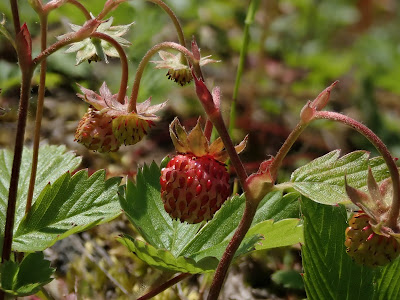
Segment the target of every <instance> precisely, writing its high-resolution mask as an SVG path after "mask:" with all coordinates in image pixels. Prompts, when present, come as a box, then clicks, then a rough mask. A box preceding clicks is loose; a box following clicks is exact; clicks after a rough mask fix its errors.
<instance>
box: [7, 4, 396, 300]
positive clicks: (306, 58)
mask: <svg viewBox="0 0 400 300" xmlns="http://www.w3.org/2000/svg"><path fill="white" fill-rule="evenodd" d="M103 2H104V1H99V0H85V1H82V3H83V4H84V5H85V6H86V7H87V8H88V9H89V10H90V11H91V12H92V13H93V14H94V15H96V14H97V13H99V12H100V11H101V8H102V6H103ZM166 3H167V4H168V5H170V7H171V8H172V9H173V10H174V12H175V13H176V14H177V16H178V18H179V19H180V21H181V23H182V25H183V28H184V33H185V36H186V39H187V42H188V45H189V41H190V39H191V37H192V36H195V37H196V40H197V42H198V44H199V46H200V47H201V50H202V55H203V56H205V55H212V58H214V59H218V60H221V62H219V63H217V64H210V65H207V66H205V67H204V68H203V71H204V74H205V77H206V83H207V85H208V87H210V88H212V87H214V86H220V87H221V90H222V101H223V112H224V115H225V117H226V118H228V116H229V111H230V108H229V107H230V102H231V99H232V93H233V89H234V83H235V77H236V69H237V65H238V61H239V53H240V49H241V47H242V41H243V27H244V22H245V18H246V13H247V7H248V5H249V1H243V0H232V1H223V0H203V1H195V0H167V1H166ZM19 4H20V13H21V20H22V22H26V23H27V24H28V28H29V30H30V32H31V34H32V37H33V45H34V55H37V53H38V47H39V38H38V36H37V35H38V32H39V24H38V18H37V16H36V14H35V12H34V11H33V9H32V8H30V6H29V4H28V3H27V1H20V3H19ZM0 12H3V13H4V14H5V19H6V21H7V23H6V27H7V28H9V29H10V31H12V28H11V25H12V21H11V15H10V11H9V3H8V1H1V2H0ZM112 16H113V17H114V25H119V24H127V23H131V22H133V21H134V22H135V24H134V25H133V26H132V27H131V30H130V32H129V33H128V35H127V36H125V37H126V38H127V39H128V40H129V41H131V42H132V46H131V47H130V48H129V49H126V51H127V55H128V59H129V68H130V70H129V74H130V76H129V78H130V79H129V86H130V87H131V86H132V83H133V79H134V76H135V70H136V67H137V65H138V64H139V62H140V60H141V58H142V57H143V55H144V54H145V53H146V51H147V50H148V49H149V48H151V47H152V46H153V45H154V44H156V43H159V42H162V41H177V35H176V33H175V30H174V27H173V25H172V23H171V22H170V20H169V18H168V16H167V15H166V14H165V13H164V12H163V11H162V10H161V9H160V8H159V7H157V6H156V5H154V4H152V3H148V2H145V1H138V0H136V1H129V2H127V3H124V4H122V5H121V6H120V7H119V8H117V9H116V10H115V11H113V12H112ZM82 22H84V18H83V16H82V14H81V13H80V12H79V11H78V10H77V9H76V8H75V7H73V6H72V5H69V4H66V5H64V6H63V7H61V8H60V9H58V10H56V11H54V12H52V13H51V14H50V19H49V30H48V37H49V43H52V42H55V41H56V38H55V37H56V36H59V35H61V34H64V33H65V32H67V31H69V30H70V29H69V27H68V23H73V24H82ZM399 28H400V3H399V2H398V1H396V0H329V1H328V0H282V1H266V0H265V1H260V6H259V8H258V11H257V13H256V17H255V22H254V24H252V26H251V28H250V44H249V52H248V55H247V57H246V62H245V69H244V73H243V76H242V80H241V82H240V84H241V85H240V89H239V97H238V106H237V109H238V118H237V120H236V129H235V130H234V132H233V138H234V139H235V141H239V140H240V139H241V138H243V137H244V135H246V134H249V135H250V139H249V147H248V149H247V151H246V152H245V153H244V154H243V155H242V158H243V160H244V162H245V165H246V168H247V169H248V171H249V172H254V171H256V170H257V168H258V165H259V163H260V162H261V161H262V160H264V159H266V158H267V156H268V155H274V154H275V153H276V151H277V150H278V149H279V147H280V146H281V145H282V143H283V142H284V140H285V138H286V137H287V135H288V134H289V133H290V131H291V129H292V128H293V127H294V126H295V124H296V123H297V122H298V120H299V112H300V110H301V108H302V107H303V106H304V104H305V103H306V101H307V100H312V99H314V98H315V97H316V96H317V95H318V94H319V92H321V91H322V90H323V89H324V88H325V87H327V86H329V85H330V84H331V83H332V82H333V81H335V80H339V81H340V83H339V84H338V85H337V86H336V87H335V88H334V91H333V92H332V94H331V102H330V103H329V105H328V107H327V108H326V109H330V110H334V111H338V112H342V113H344V114H346V115H349V116H351V117H353V118H355V119H357V120H360V121H362V122H363V123H364V124H365V125H367V126H368V127H370V128H371V129H372V130H373V131H375V132H376V133H377V134H378V135H379V136H380V137H381V138H382V139H383V141H384V142H385V143H386V144H387V145H388V146H389V148H390V149H391V151H392V153H393V155H394V156H396V157H397V156H400V142H399V141H400V117H399V116H400V84H399V82H400V34H399ZM158 59H159V58H158V57H157V56H155V57H154V60H158ZM109 61H110V63H109V64H105V63H104V62H98V63H91V64H88V63H86V62H85V63H82V64H81V65H79V66H75V56H74V54H65V53H64V51H63V50H62V51H59V52H57V53H56V54H55V55H52V56H51V57H50V58H49V60H48V77H47V85H46V88H47V90H46V99H45V115H44V119H43V129H42V135H43V140H44V141H45V142H47V143H51V144H66V145H67V146H68V148H70V149H72V150H76V151H77V152H78V154H80V155H83V156H84V166H82V167H89V168H91V169H97V168H106V169H107V171H108V174H109V175H125V174H127V175H129V176H133V175H134V174H135V172H136V169H137V167H138V166H140V165H143V163H145V162H151V161H152V160H156V161H158V162H159V161H161V159H162V157H164V156H165V155H166V154H168V153H173V149H172V144H171V142H170V140H169V137H168V131H167V130H168V123H169V122H170V121H171V120H172V119H173V118H174V117H175V116H179V117H180V118H181V120H183V123H184V124H185V125H186V126H189V127H190V126H192V125H194V124H195V121H196V119H197V118H198V116H199V115H202V110H201V107H200V105H199V104H198V102H197V100H196V97H195V92H194V86H193V83H191V84H189V85H188V86H185V87H180V86H179V85H177V84H175V83H173V82H172V81H169V80H168V79H167V77H166V76H165V74H166V70H156V69H154V68H152V65H149V66H148V68H147V69H146V71H145V74H144V78H143V79H142V85H141V87H140V91H139V101H144V100H145V99H147V98H148V97H150V96H151V97H152V101H153V103H160V102H162V101H165V100H167V99H168V100H169V105H168V108H167V109H166V110H165V111H164V112H162V114H161V117H162V120H161V121H160V122H159V123H158V125H157V126H156V128H155V129H154V130H153V131H152V132H151V133H150V136H149V137H148V138H147V139H146V140H145V141H144V142H142V143H140V144H138V145H135V146H132V147H123V148H122V149H121V151H119V152H118V154H117V153H112V154H109V155H100V154H97V153H96V154H93V153H91V152H89V151H87V150H86V149H85V148H84V147H82V146H80V145H78V144H77V143H75V142H74V141H73V139H74V137H73V135H74V131H75V128H76V125H77V124H78V121H79V119H80V118H81V117H82V115H83V114H84V113H85V111H86V109H87V105H86V104H85V103H83V102H82V101H81V100H79V98H77V97H76V95H75V93H77V92H79V90H78V88H77V85H76V83H79V84H81V85H83V86H85V87H87V88H91V89H94V90H98V88H99V87H100V85H101V83H102V82H103V81H106V82H107V85H108V86H109V87H110V89H111V90H112V91H113V92H114V93H117V90H118V87H119V80H120V74H121V70H120V63H119V60H118V59H116V58H111V59H109ZM37 80H38V74H37V73H36V74H35V79H34V82H33V85H32V98H31V106H30V113H29V116H30V118H29V121H28V127H27V144H28V145H29V144H30V143H31V140H32V132H33V119H34V114H35V103H36V93H37ZM19 83H20V73H19V69H18V65H17V62H16V56H15V53H14V50H13V48H12V46H10V44H9V43H8V42H7V40H6V39H5V38H3V37H0V88H2V94H1V95H0V107H2V108H5V109H6V110H7V111H8V113H7V114H5V115H4V116H1V117H0V146H1V147H8V148H12V147H13V140H14V135H15V128H16V125H15V121H16V116H17V108H18V95H19ZM336 148H340V149H342V150H343V153H346V152H349V151H352V150H355V149H366V150H369V151H371V152H372V153H373V154H376V153H375V151H374V149H373V148H372V147H371V146H370V145H369V143H368V142H367V141H366V140H365V138H363V137H362V136H359V135H358V134H355V133H354V131H352V130H350V129H348V128H345V127H343V126H340V125H336V124H333V123H332V122H324V121H318V122H315V123H313V124H312V125H311V126H310V128H309V129H308V130H307V131H306V132H305V133H304V134H303V135H302V136H301V137H300V139H299V141H298V142H297V143H296V144H295V145H294V149H293V151H292V152H291V153H290V154H289V156H288V157H287V159H286V160H285V162H284V169H283V170H282V172H281V173H280V174H279V176H280V179H281V180H287V179H288V177H289V176H290V171H292V170H293V169H294V168H296V167H298V166H300V165H302V164H303V163H304V162H305V161H309V160H310V159H312V158H315V157H318V156H320V155H322V154H324V153H326V152H328V151H330V150H332V149H336ZM120 222H122V223H124V221H123V220H122V221H120ZM120 225H121V224H120ZM112 226H113V227H112V229H107V230H109V231H111V232H113V230H115V231H117V232H118V230H119V229H118V228H117V227H118V226H119V225H112ZM121 226H123V225H121ZM103 230H105V229H103ZM107 230H105V231H107ZM109 231H107V233H103V232H102V231H101V230H100V232H92V233H91V234H93V236H94V237H93V239H97V243H100V244H101V245H102V247H106V246H107V245H108V246H107V247H111V246H110V245H109V244H108V243H110V242H109V241H107V238H109V235H110V232H109ZM89 240H90V239H89ZM92 243H93V242H92ZM104 244H106V246H104ZM113 247H114V248H113V249H118V251H121V252H118V251H117V250H115V251H114V252H115V253H116V254H115V253H114V254H113V255H115V257H117V258H118V259H122V258H121V257H120V256H118V255H121V256H123V257H125V256H128V254H121V253H123V250H121V249H120V248H115V247H116V246H115V245H113ZM87 251H89V250H87ZM113 257H114V256H113ZM130 259H132V258H130ZM300 260H301V259H300V257H299V252H298V249H292V248H290V249H289V248H288V249H280V250H279V251H269V252H268V253H266V252H265V253H264V252H263V253H258V254H254V255H252V256H251V257H248V258H243V259H241V260H239V262H238V263H237V264H236V265H235V267H234V269H233V271H232V272H233V273H234V274H236V273H235V272H236V271H237V274H239V275H238V276H239V277H240V280H241V282H245V283H244V285H245V286H246V288H247V289H250V290H257V291H259V294H260V295H264V298H262V297H263V296H260V297H261V298H257V297H256V296H254V295H253V296H254V299H267V298H268V297H272V296H271V295H274V296H276V297H278V298H286V299H297V298H301V297H303V296H304V294H302V291H301V290H302V287H301V284H300V287H299V283H298V277H296V276H295V277H296V278H297V279H293V278H292V277H291V275H292V273H290V272H292V271H293V270H297V271H296V272H297V274H298V272H299V271H301V263H300ZM259 262H262V263H261V264H260V263H259ZM74 263H75V265H74ZM79 264H85V262H82V261H79V262H76V261H75V262H72V267H71V269H70V270H72V271H70V272H69V273H68V274H69V275H68V276H70V277H71V276H72V277H73V275H71V274H75V275H74V276H77V277H73V278H80V279H82V278H83V279H82V283H83V284H84V285H85V284H86V285H87V286H86V285H85V287H84V288H85V289H87V290H88V292H87V293H88V295H92V296H88V297H89V298H91V297H92V298H93V297H95V296H93V295H97V296H98V297H100V296H99V295H104V293H103V292H102V290H101V289H102V288H104V286H102V285H101V284H98V285H93V286H92V287H91V288H90V287H89V286H90V284H91V282H92V283H93V282H96V281H97V283H102V282H103V281H101V280H104V281H105V282H106V281H107V280H108V279H107V278H106V277H105V278H103V277H104V276H103V277H101V276H100V275H98V276H97V275H96V276H97V277H96V276H95V275H93V277H94V278H97V279H93V278H88V276H87V274H86V275H83V274H84V273H80V271H79V268H80V267H78V265H79ZM88 265H89V266H88ZM116 266H119V265H118V264H116ZM130 266H132V268H133V269H134V270H136V271H132V273H131V274H130V275H126V274H124V275H123V274H121V272H117V271H116V272H115V276H117V277H118V278H119V280H120V281H121V282H122V283H123V284H126V285H127V286H136V284H137V282H136V281H135V280H137V278H140V277H141V276H144V275H143V274H147V275H146V276H149V277H152V276H153V277H154V278H155V277H156V275H154V274H155V273H154V272H155V271H154V270H153V271H149V270H148V268H146V266H143V265H141V264H140V262H139V261H138V260H137V259H136V260H135V261H134V263H133V264H132V265H130ZM82 268H89V269H90V268H94V269H96V267H95V266H92V265H90V262H87V263H86V265H85V266H84V267H82ZM116 268H117V267H116ZM141 268H142V269H141ZM96 270H97V269H96ZM137 270H141V271H140V272H139V271H137ZM255 270H256V271H257V272H255ZM285 270H286V271H288V270H289V271H288V272H289V273H288V274H286V273H285V272H283V271H285ZM96 272H100V273H101V271H99V270H97V271H96ZM96 272H95V273H94V274H97V273H96ZM141 272H142V273H141ZM254 272H255V274H261V275H259V276H251V275H252V274H253V275H254ZM277 272H280V273H277ZM282 272H283V273H282ZM273 273H274V274H278V275H274V277H273V279H272V280H271V279H270V276H269V275H271V274H273ZM64 275H65V274H64ZM68 276H67V277H68ZM135 276H136V277H135ZM72 277H71V278H72ZM89 277H90V276H89ZM100 277H101V278H102V279H101V280H100V279H99V278H100ZM132 277H135V278H136V279H132ZM153 277H152V278H153ZM256 277H257V278H256ZM68 278H69V277H68ZM71 278H69V279H68V280H67V282H68V284H69V289H70V290H71V287H73V286H74V280H73V279H71ZM274 278H275V281H274ZM291 278H292V279H291ZM195 279H196V280H197V279H198V278H195ZM202 280H203V279H202ZM228 280H229V279H228ZM293 280H294V281H293ZM107 282H108V281H107ZM203 282H206V283H207V278H205V279H204V280H203ZM228 282H229V281H228ZM111 286H113V285H112V284H111ZM189 286H190V285H189ZM114 288H115V287H114ZM97 289H99V290H100V291H99V290H97ZM183 289H185V288H183ZM89 290H90V291H89ZM116 290H117V291H118V288H116ZM85 291H86V290H85ZM265 291H266V292H265ZM90 293H92V294H90ZM96 293H98V294H96ZM170 294H171V293H170ZM253 294H254V293H253ZM115 295H120V292H115V291H114V294H113V296H112V297H111V296H110V297H111V298H113V297H114V298H115V297H117V296H115ZM168 295H169V294H168ZM174 295H175V294H174V293H172V294H171V295H169V296H167V294H166V296H165V298H159V299H177V298H176V296H174ZM265 295H267V296H265ZM268 295H269V296H268ZM97 296H96V297H97ZM196 296H197V294H196V293H195V296H193V297H194V298H190V297H192V296H188V297H189V298H190V299H196V298H195V297H196ZM118 297H119V296H118ZM118 297H117V298H118ZM121 297H122V296H121ZM174 297H175V298H174ZM189 298H188V299H189ZM96 299H100V298H96ZM230 299H236V298H230ZM238 299H240V298H238ZM243 299H244V298H243ZM246 299H247V298H246ZM249 299H250V298H249Z"/></svg>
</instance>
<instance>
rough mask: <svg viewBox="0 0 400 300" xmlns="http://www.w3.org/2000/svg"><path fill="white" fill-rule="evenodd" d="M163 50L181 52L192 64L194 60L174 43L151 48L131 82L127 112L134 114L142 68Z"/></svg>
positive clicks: (183, 48) (184, 48)
mask: <svg viewBox="0 0 400 300" xmlns="http://www.w3.org/2000/svg"><path fill="white" fill-rule="evenodd" d="M163 49H175V50H178V51H179V52H181V53H182V54H184V55H185V56H186V58H187V59H189V61H190V62H192V63H193V64H194V62H195V58H194V57H193V54H192V52H190V51H189V50H188V49H187V48H186V47H184V46H182V45H180V44H177V43H174V42H163V43H160V44H157V45H155V46H154V47H153V48H151V49H150V50H149V51H147V53H146V54H145V56H144V57H143V58H142V60H141V62H140V64H139V66H138V68H137V71H136V75H135V80H134V82H133V87H132V92H131V97H130V99H129V106H128V111H129V112H131V111H134V112H136V102H137V96H138V93H139V86H140V80H141V79H142V75H143V72H144V68H145V67H146V65H147V64H148V62H149V61H150V58H151V57H152V56H153V55H154V54H156V53H157V52H158V51H160V50H163Z"/></svg>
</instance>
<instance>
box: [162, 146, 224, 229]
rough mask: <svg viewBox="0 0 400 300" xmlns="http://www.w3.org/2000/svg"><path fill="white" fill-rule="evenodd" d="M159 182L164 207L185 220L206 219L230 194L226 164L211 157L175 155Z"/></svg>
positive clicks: (196, 220)
mask: <svg viewBox="0 0 400 300" xmlns="http://www.w3.org/2000/svg"><path fill="white" fill-rule="evenodd" d="M160 183H161V191H162V193H161V197H162V199H163V201H164V207H165V210H166V211H167V212H168V213H169V214H170V215H171V217H173V218H179V219H180V220H181V221H182V222H183V221H186V222H188V223H199V222H201V221H203V220H205V221H208V220H210V219H211V218H212V216H213V215H214V213H215V212H216V211H217V210H218V209H219V208H220V207H221V205H222V203H224V202H225V200H226V199H227V198H228V197H229V194H230V188H229V174H228V172H227V170H226V167H225V165H223V164H221V163H220V162H218V161H217V160H215V159H214V158H212V157H211V156H201V157H196V156H195V155H193V154H185V155H177V156H175V157H174V158H173V159H172V160H171V161H170V162H169V163H168V164H167V167H166V168H164V169H163V170H162V173H161V179H160Z"/></svg>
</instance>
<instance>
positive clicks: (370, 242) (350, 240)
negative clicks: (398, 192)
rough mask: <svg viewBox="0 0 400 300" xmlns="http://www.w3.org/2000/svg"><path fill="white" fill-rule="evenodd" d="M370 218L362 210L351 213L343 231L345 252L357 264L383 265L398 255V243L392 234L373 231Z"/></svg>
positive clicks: (399, 251)
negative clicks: (344, 231)
mask: <svg viewBox="0 0 400 300" xmlns="http://www.w3.org/2000/svg"><path fill="white" fill-rule="evenodd" d="M370 220H371V218H370V217H369V216H368V215H367V214H366V213H364V212H361V213H357V214H355V215H353V217H352V218H351V219H350V220H349V227H347V229H346V233H345V234H346V241H345V245H346V247H347V249H346V252H347V254H348V255H349V256H350V257H351V258H352V259H353V260H354V261H355V262H356V263H358V264H363V265H367V266H369V267H376V266H384V265H386V264H388V263H390V262H391V261H393V260H394V259H396V258H397V257H398V256H399V254H400V245H399V243H398V242H397V240H396V239H395V238H394V237H393V236H390V235H389V236H385V235H380V234H377V233H375V232H374V231H373V229H372V226H371V224H370Z"/></svg>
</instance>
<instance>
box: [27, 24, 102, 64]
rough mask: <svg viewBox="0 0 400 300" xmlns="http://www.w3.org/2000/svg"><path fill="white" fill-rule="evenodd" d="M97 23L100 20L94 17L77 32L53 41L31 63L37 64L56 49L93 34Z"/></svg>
mask: <svg viewBox="0 0 400 300" xmlns="http://www.w3.org/2000/svg"><path fill="white" fill-rule="evenodd" d="M99 24H100V22H99V21H98V20H96V19H91V20H89V21H87V22H86V23H85V25H83V27H82V28H81V29H80V30H78V31H77V32H74V33H70V34H69V35H68V36H66V37H65V38H63V39H62V40H60V41H58V42H56V43H54V44H53V45H51V46H49V47H47V48H46V49H45V50H44V51H42V52H40V53H39V55H38V56H36V58H35V59H34V60H33V61H32V64H33V65H34V66H37V65H38V64H40V63H41V62H42V61H43V60H44V59H46V58H47V57H48V56H49V55H51V54H53V53H54V52H56V51H57V50H60V49H61V48H62V47H64V46H66V45H69V44H72V43H75V42H79V41H82V40H84V39H86V38H88V37H89V36H90V35H91V34H93V32H94V31H96V29H97V27H98V26H99Z"/></svg>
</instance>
